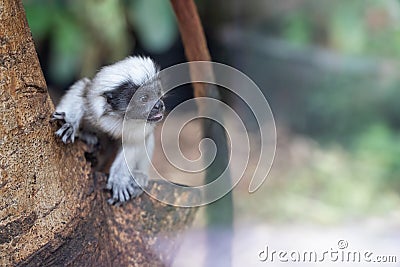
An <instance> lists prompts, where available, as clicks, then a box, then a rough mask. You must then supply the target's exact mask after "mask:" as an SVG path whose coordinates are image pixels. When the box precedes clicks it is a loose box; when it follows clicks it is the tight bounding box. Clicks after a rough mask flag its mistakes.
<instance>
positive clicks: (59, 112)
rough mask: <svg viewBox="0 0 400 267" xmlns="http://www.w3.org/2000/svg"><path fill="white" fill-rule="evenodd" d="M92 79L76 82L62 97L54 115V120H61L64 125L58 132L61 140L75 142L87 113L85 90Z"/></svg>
mask: <svg viewBox="0 0 400 267" xmlns="http://www.w3.org/2000/svg"><path fill="white" fill-rule="evenodd" d="M88 84H90V80H89V79H87V78H83V79H81V80H79V81H77V82H76V83H74V84H73V85H72V86H71V87H70V88H69V90H68V91H67V93H66V94H65V95H64V96H63V97H62V99H61V101H60V103H59V104H58V106H57V108H56V111H55V112H54V113H53V115H52V120H53V121H56V120H58V121H61V123H63V125H62V126H61V128H60V129H59V130H58V131H57V132H56V135H57V136H58V137H60V138H61V140H62V141H63V142H64V143H65V144H67V143H73V142H74V140H75V136H76V134H77V131H78V129H79V124H80V122H81V120H82V117H83V115H84V113H85V101H84V91H85V88H86V86H87V85H88Z"/></svg>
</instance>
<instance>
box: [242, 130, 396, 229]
mask: <svg viewBox="0 0 400 267" xmlns="http://www.w3.org/2000/svg"><path fill="white" fill-rule="evenodd" d="M291 145H292V146H294V147H296V146H297V147H298V148H297V149H294V150H295V151H294V152H296V153H298V156H299V157H300V162H298V163H297V164H296V163H293V162H292V164H291V166H290V168H289V169H288V170H284V171H282V170H281V172H279V175H278V176H276V175H272V177H270V178H268V181H267V184H266V185H265V186H264V187H263V188H262V189H261V190H262V191H261V192H258V193H257V194H252V195H251V196H250V197H243V198H242V201H241V202H237V210H238V211H237V212H238V213H240V214H242V216H246V215H247V216H249V217H250V218H252V219H254V218H257V217H258V218H260V219H262V220H267V221H289V222H290V221H297V222H299V221H303V222H317V223H319V224H336V223H339V222H342V221H344V220H347V221H357V220H359V219H361V218H364V217H366V216H386V215H388V214H393V213H394V212H396V211H397V209H398V206H399V205H400V195H399V194H398V192H399V190H400V180H399V179H398V177H399V173H400V162H399V160H398V159H399V158H400V134H394V133H393V132H392V131H391V130H390V128H389V127H387V126H386V125H383V124H376V125H371V127H370V128H369V129H367V130H366V131H365V132H364V133H363V134H361V135H360V137H359V139H358V142H357V143H356V144H355V145H354V147H353V148H352V149H351V150H349V149H345V148H343V147H341V146H339V145H331V146H330V147H320V146H319V145H318V144H316V143H315V142H312V141H310V140H307V139H296V140H294V143H293V144H291ZM299 148H300V150H299ZM301 157H303V158H301ZM296 161H299V159H296ZM285 164H289V163H288V162H286V163H285ZM286 166H287V165H286ZM266 196H267V197H266ZM249 212H250V213H249Z"/></svg>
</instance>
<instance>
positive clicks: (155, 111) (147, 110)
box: [104, 79, 165, 122]
mask: <svg viewBox="0 0 400 267" xmlns="http://www.w3.org/2000/svg"><path fill="white" fill-rule="evenodd" d="M104 97H105V98H106V101H107V105H108V106H109V113H110V114H112V115H117V116H121V117H123V116H125V118H126V119H128V120H144V121H148V122H158V121H161V120H162V119H163V117H164V112H165V105H164V102H163V100H162V99H161V98H162V92H161V83H160V81H159V80H158V79H152V80H150V81H148V82H146V83H145V84H144V85H141V86H139V85H136V84H134V83H132V82H130V81H126V82H124V83H122V84H120V85H119V86H118V87H117V88H115V89H114V90H112V91H108V92H106V93H104Z"/></svg>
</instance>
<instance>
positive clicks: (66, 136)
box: [62, 127, 74, 144]
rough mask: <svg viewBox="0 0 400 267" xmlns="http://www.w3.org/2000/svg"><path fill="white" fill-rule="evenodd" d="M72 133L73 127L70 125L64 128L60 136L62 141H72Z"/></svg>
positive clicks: (65, 142)
mask: <svg viewBox="0 0 400 267" xmlns="http://www.w3.org/2000/svg"><path fill="white" fill-rule="evenodd" d="M73 133H74V129H73V128H72V127H71V128H68V129H67V130H65V132H64V134H63V137H62V141H63V142H64V144H67V143H69V142H72V138H71V136H73ZM72 143H73V142H72Z"/></svg>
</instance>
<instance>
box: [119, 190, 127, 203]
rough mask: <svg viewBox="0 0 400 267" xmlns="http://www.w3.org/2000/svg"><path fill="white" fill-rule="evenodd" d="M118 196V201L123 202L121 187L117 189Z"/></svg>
mask: <svg viewBox="0 0 400 267" xmlns="http://www.w3.org/2000/svg"><path fill="white" fill-rule="evenodd" d="M118 196H119V201H120V202H125V196H124V192H123V190H122V189H120V190H119V192H118Z"/></svg>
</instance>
